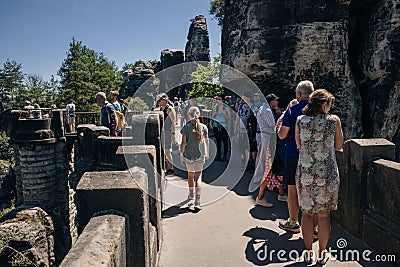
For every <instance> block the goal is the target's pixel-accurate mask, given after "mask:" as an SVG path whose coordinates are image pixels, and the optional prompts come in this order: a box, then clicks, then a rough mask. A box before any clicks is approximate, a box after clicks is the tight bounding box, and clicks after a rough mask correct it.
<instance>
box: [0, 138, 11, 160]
mask: <svg viewBox="0 0 400 267" xmlns="http://www.w3.org/2000/svg"><path fill="white" fill-rule="evenodd" d="M9 141H10V138H9V137H8V136H7V135H6V133H5V132H0V160H3V161H9V162H11V161H12V158H13V149H12V147H11V146H10V143H9Z"/></svg>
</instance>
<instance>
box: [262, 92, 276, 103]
mask: <svg viewBox="0 0 400 267" xmlns="http://www.w3.org/2000/svg"><path fill="white" fill-rule="evenodd" d="M265 99H266V100H267V101H268V103H269V102H271V101H274V100H278V99H279V97H277V96H276V95H275V94H269V95H267V96H266V97H265Z"/></svg>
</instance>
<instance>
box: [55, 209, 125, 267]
mask: <svg viewBox="0 0 400 267" xmlns="http://www.w3.org/2000/svg"><path fill="white" fill-rule="evenodd" d="M127 223H128V222H127V220H126V219H125V217H124V216H120V215H116V214H104V215H100V216H96V217H93V218H91V219H90V221H89V223H88V224H87V225H86V227H85V229H84V230H83V232H82V234H81V235H80V236H79V238H78V241H77V242H76V243H75V244H74V246H73V247H72V249H71V250H70V251H69V253H68V254H67V256H66V257H65V258H64V260H63V262H62V263H61V265H60V267H70V266H93V267H94V266H99V265H101V266H108V267H124V266H127V262H126V238H125V235H126V225H125V224H127Z"/></svg>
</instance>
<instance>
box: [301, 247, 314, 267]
mask: <svg viewBox="0 0 400 267" xmlns="http://www.w3.org/2000/svg"><path fill="white" fill-rule="evenodd" d="M313 256H314V255H313V251H312V250H304V252H303V258H304V262H305V263H306V264H307V265H311V264H312V263H313V258H314V257H313Z"/></svg>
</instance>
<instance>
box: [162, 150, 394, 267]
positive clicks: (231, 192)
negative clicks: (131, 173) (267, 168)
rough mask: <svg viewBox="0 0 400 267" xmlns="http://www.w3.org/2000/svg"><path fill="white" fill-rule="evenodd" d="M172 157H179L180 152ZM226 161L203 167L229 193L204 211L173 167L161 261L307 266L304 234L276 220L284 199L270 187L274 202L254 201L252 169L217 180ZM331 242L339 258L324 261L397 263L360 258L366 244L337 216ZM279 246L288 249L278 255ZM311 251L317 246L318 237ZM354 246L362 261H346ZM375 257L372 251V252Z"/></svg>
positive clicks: (165, 265)
mask: <svg viewBox="0 0 400 267" xmlns="http://www.w3.org/2000/svg"><path fill="white" fill-rule="evenodd" d="M173 156H174V161H175V160H177V158H176V157H177V155H173ZM236 165H237V164H236ZM226 166H227V163H226V162H225V163H224V162H214V163H213V164H211V165H210V166H209V167H208V168H207V169H206V170H205V171H204V174H203V182H204V183H205V184H207V185H208V187H209V188H213V189H215V188H217V187H220V188H222V189H223V190H225V191H226V192H224V194H225V195H224V196H223V197H222V198H220V199H218V200H217V201H213V202H210V203H208V204H206V205H203V210H201V211H200V212H197V211H194V210H193V202H192V201H188V200H187V178H186V177H187V176H186V173H185V172H184V171H182V170H178V169H176V168H175V172H176V175H174V176H167V177H166V179H167V187H166V193H165V199H166V200H167V201H168V200H169V199H173V200H174V201H175V202H169V203H176V204H173V205H168V204H167V203H166V205H165V209H164V211H163V219H162V223H163V233H164V234H163V243H162V249H161V252H160V259H159V266H162V267H170V266H171V267H179V266H185V267H186V266H265V265H268V266H306V264H305V263H304V262H303V261H302V258H301V253H302V251H303V249H304V243H303V239H302V237H301V234H293V233H290V232H286V231H283V230H281V229H279V228H278V221H280V220H283V219H286V218H287V217H288V211H287V204H286V202H281V201H278V200H277V193H275V192H271V191H268V192H266V197H267V199H268V201H269V202H272V203H273V204H274V207H273V208H264V207H258V206H254V200H255V198H256V196H257V191H256V192H253V193H249V192H248V185H249V182H250V180H251V175H250V174H249V173H245V174H244V175H243V177H242V178H241V179H240V181H239V182H238V183H237V184H236V185H235V186H231V185H229V181H228V180H224V179H221V180H216V178H217V177H219V176H220V174H222V173H223V172H224V170H225V168H226ZM228 178H229V174H228ZM210 184H212V185H210ZM177 188H178V189H179V190H177ZM206 195H207V190H203V193H202V199H203V198H206V197H207V196H206ZM339 239H344V240H345V242H346V246H345V247H343V248H342V249H339V248H338V246H337V241H338V240H339ZM328 247H330V248H331V249H335V250H337V252H334V253H336V254H334V255H333V256H337V257H341V258H340V260H336V261H335V260H330V261H328V263H327V265H326V266H393V265H390V264H382V263H381V264H377V262H367V261H364V260H362V255H361V254H362V252H363V251H365V250H367V249H368V246H367V245H366V244H365V243H363V242H362V241H360V240H358V239H356V238H355V237H353V236H351V235H350V234H349V233H347V232H346V231H345V230H343V229H342V228H341V227H340V226H338V225H337V224H336V223H335V222H334V221H332V232H331V238H330V241H329V243H328ZM280 250H282V251H283V252H282V253H285V254H284V255H282V254H279V253H278V251H280ZM313 250H314V251H317V250H318V242H315V243H314V245H313ZM352 250H358V251H359V253H360V259H359V260H357V258H356V257H354V258H355V260H346V257H345V256H346V253H347V254H349V257H348V258H350V259H351V258H352V257H351V256H352V254H351V252H352ZM266 252H267V254H266ZM341 254H342V255H341ZM297 255H298V256H297ZM290 256H292V258H293V259H291V257H290ZM374 256H375V254H374V253H373V254H371V255H369V257H370V258H373V257H374Z"/></svg>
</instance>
